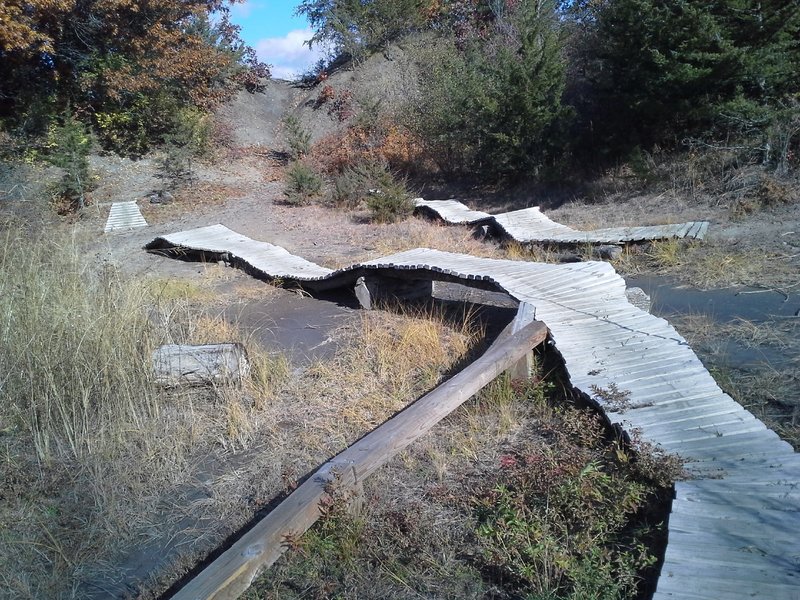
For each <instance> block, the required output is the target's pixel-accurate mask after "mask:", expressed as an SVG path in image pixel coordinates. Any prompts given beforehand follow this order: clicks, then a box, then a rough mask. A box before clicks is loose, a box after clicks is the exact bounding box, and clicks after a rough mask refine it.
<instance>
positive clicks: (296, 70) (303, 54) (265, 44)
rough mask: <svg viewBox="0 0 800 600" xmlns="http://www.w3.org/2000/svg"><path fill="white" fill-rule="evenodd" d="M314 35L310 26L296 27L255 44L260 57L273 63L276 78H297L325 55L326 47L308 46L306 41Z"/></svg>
mask: <svg viewBox="0 0 800 600" xmlns="http://www.w3.org/2000/svg"><path fill="white" fill-rule="evenodd" d="M312 35H314V34H313V32H312V31H311V28H310V27H307V28H306V29H295V30H294V31H290V32H289V33H287V34H286V35H285V36H283V37H275V38H266V39H263V40H259V41H258V42H257V43H256V45H255V50H256V54H257V55H258V58H259V59H260V60H262V61H264V62H265V63H268V64H270V65H272V76H273V77H275V78H276V79H295V78H297V77H298V76H300V75H302V74H303V72H304V71H306V70H307V69H308V68H309V67H311V66H313V65H314V64H315V63H316V62H317V61H319V59H320V58H324V57H325V49H324V48H320V47H318V46H316V45H315V46H314V49H313V50H312V49H311V48H309V47H308V45H306V44H305V43H304V42H305V41H306V40H308V39H310V38H311V36H312Z"/></svg>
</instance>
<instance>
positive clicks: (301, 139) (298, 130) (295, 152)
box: [283, 115, 311, 160]
mask: <svg viewBox="0 0 800 600" xmlns="http://www.w3.org/2000/svg"><path fill="white" fill-rule="evenodd" d="M283 128H284V130H285V131H286V143H287V144H288V146H289V157H290V158H291V159H292V160H298V159H300V158H302V157H304V156H305V155H307V154H308V153H309V152H311V133H310V132H308V131H306V130H305V129H304V128H303V126H302V125H301V123H300V120H299V119H298V118H297V117H295V116H293V115H288V116H287V117H286V118H285V119H284V120H283Z"/></svg>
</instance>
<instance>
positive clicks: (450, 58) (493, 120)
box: [407, 1, 571, 178]
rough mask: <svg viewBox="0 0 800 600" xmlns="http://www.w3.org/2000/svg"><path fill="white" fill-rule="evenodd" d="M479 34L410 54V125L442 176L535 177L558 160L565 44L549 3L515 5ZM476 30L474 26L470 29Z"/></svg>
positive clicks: (452, 35)
mask: <svg viewBox="0 0 800 600" xmlns="http://www.w3.org/2000/svg"><path fill="white" fill-rule="evenodd" d="M503 14H504V16H503V17H502V18H501V17H498V18H495V19H494V20H493V21H490V22H489V24H484V25H483V26H481V27H482V28H477V29H474V30H470V31H468V33H467V34H466V35H463V36H460V35H458V34H457V33H456V32H449V33H448V32H445V33H443V34H442V35H440V36H438V37H437V38H436V39H435V41H434V42H433V43H426V44H424V45H422V46H420V47H419V48H418V49H416V54H417V62H418V64H419V67H420V72H421V73H422V76H421V85H420V90H422V93H420V94H419V95H418V96H417V97H416V98H415V99H414V100H413V101H412V102H411V106H410V107H409V109H408V111H407V113H408V115H407V118H408V125H409V127H410V128H411V129H412V131H414V132H415V133H416V134H417V135H418V136H419V137H420V139H424V140H427V141H428V144H429V150H430V154H431V156H432V158H433V159H434V160H435V161H436V162H437V164H438V165H439V167H440V168H441V169H442V170H443V171H445V172H447V173H459V172H461V173H464V172H467V173H477V172H480V173H483V174H485V175H486V176H488V177H490V178H497V177H501V176H505V175H518V174H524V175H536V174H537V172H538V171H539V170H540V169H542V168H543V167H548V166H550V165H552V164H555V163H556V162H557V161H558V160H559V159H560V158H561V157H562V156H563V155H564V148H565V143H564V139H563V132H562V130H563V129H564V126H565V123H566V122H567V121H568V120H569V117H570V115H571V112H570V110H569V109H568V108H567V107H566V106H565V105H563V104H562V93H563V90H564V86H565V79H566V63H565V59H564V55H563V49H564V43H563V40H562V36H561V34H560V30H559V22H558V12H557V7H556V6H555V3H554V2H549V1H548V2H544V3H529V2H520V3H517V4H516V6H515V7H514V8H508V9H506V10H505V11H504V13H503ZM476 27H477V26H476Z"/></svg>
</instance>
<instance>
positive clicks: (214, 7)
mask: <svg viewBox="0 0 800 600" xmlns="http://www.w3.org/2000/svg"><path fill="white" fill-rule="evenodd" d="M228 5H229V2H227V1H224V0H188V1H182V0H146V1H144V2H140V1H134V0H82V1H80V2H77V1H75V0H36V1H33V2H22V1H20V0H10V1H6V2H3V3H2V4H0V81H2V82H3V83H2V84H0V85H1V86H2V87H0V117H4V118H5V119H6V121H7V122H8V121H11V122H16V123H17V124H19V125H24V126H25V127H28V128H35V127H37V126H41V125H42V124H43V123H42V122H43V120H46V118H47V116H48V115H52V114H58V112H59V111H61V110H63V109H64V108H65V107H67V106H69V107H71V109H72V110H73V111H74V113H75V114H76V115H78V116H80V117H81V118H83V119H84V120H93V121H94V125H95V126H96V127H98V126H99V127H100V129H101V131H100V133H101V137H103V133H104V129H109V128H111V129H114V130H115V131H114V132H112V133H113V134H114V135H116V136H117V137H120V136H121V135H122V134H121V133H120V132H119V131H116V130H118V129H123V130H124V129H125V128H126V127H127V128H128V129H129V130H137V129H138V130H140V135H141V136H143V137H145V138H148V137H152V135H157V134H158V133H159V132H158V130H159V129H162V130H163V129H164V128H165V127H166V126H167V125H166V120H165V119H164V118H163V117H162V118H157V117H158V115H159V114H162V115H163V114H164V113H165V112H168V113H172V112H174V111H175V110H177V109H179V108H181V107H186V106H195V107H198V108H201V109H209V108H212V107H214V106H215V105H217V104H219V103H220V102H223V101H225V100H226V99H228V98H229V97H230V96H231V95H232V94H233V92H235V91H236V90H237V89H239V88H241V87H248V88H251V89H252V88H254V87H256V86H257V85H258V81H259V79H260V78H261V77H266V76H269V70H268V68H267V66H266V65H263V64H261V63H259V62H258V61H257V60H256V58H255V54H254V52H253V51H252V49H249V48H248V47H246V46H245V45H244V43H243V42H242V41H241V40H240V39H239V36H238V27H236V26H234V25H233V24H231V23H230V21H229V20H228ZM112 125H113V127H112ZM153 129H155V131H152V130H153ZM109 135H110V134H109ZM112 137H113V136H112ZM122 137H125V136H124V135H122Z"/></svg>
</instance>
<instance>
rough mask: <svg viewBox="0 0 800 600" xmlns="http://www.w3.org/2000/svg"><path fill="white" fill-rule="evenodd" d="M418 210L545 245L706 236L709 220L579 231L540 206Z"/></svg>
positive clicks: (436, 203) (454, 205) (427, 205)
mask: <svg viewBox="0 0 800 600" xmlns="http://www.w3.org/2000/svg"><path fill="white" fill-rule="evenodd" d="M415 204H416V206H417V208H418V209H423V210H424V211H426V212H429V213H433V214H435V215H437V216H439V217H440V218H441V219H442V220H444V221H445V222H447V223H452V224H459V225H462V224H468V225H476V224H481V223H491V224H494V225H495V226H496V227H497V228H499V229H500V231H502V232H503V233H504V234H505V235H507V236H508V237H510V238H511V239H513V240H515V241H517V242H519V243H521V244H530V243H542V244H620V243H624V242H641V241H645V240H663V239H671V238H675V239H684V238H689V239H703V237H704V236H705V234H706V231H708V222H707V221H689V222H687V223H678V224H674V225H650V226H647V227H612V228H606V229H595V230H594V231H578V230H576V229H572V228H571V227H567V226H566V225H562V224H560V223H556V222H555V221H553V220H551V219H549V218H548V217H546V216H545V215H544V214H543V213H542V211H541V210H539V208H538V207H532V208H524V209H522V210H515V211H512V212H507V213H501V214H497V215H490V214H489V213H484V212H480V211H475V210H472V209H470V208H469V207H467V206H466V205H464V204H462V203H461V202H458V201H457V200H423V199H422V198H418V199H417V200H415Z"/></svg>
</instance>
